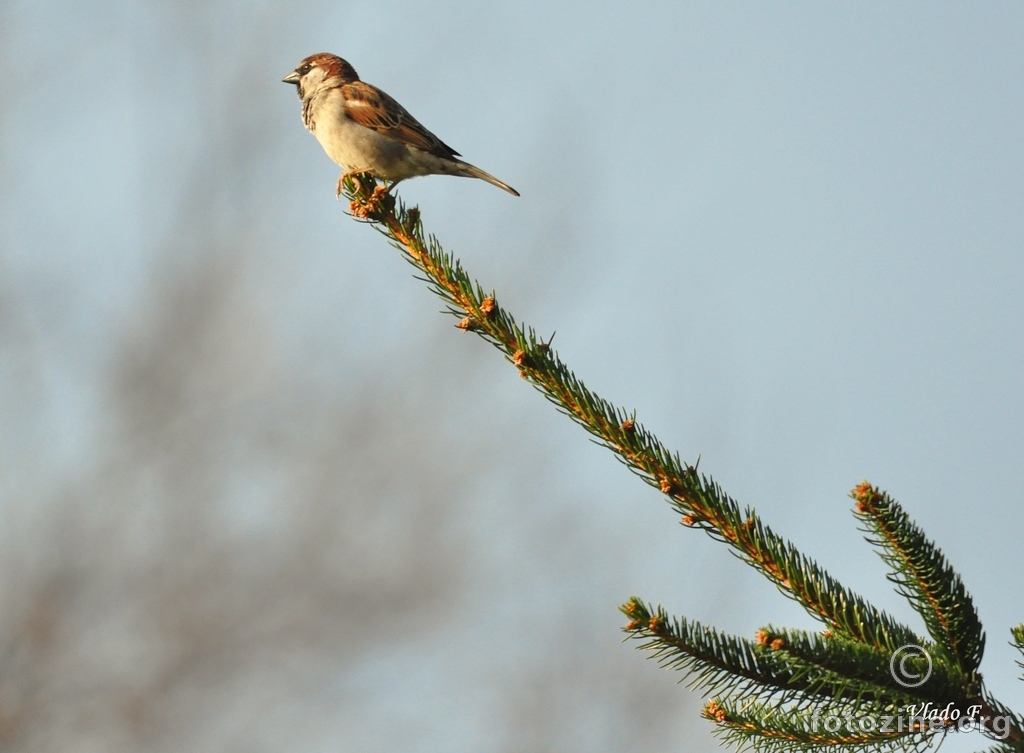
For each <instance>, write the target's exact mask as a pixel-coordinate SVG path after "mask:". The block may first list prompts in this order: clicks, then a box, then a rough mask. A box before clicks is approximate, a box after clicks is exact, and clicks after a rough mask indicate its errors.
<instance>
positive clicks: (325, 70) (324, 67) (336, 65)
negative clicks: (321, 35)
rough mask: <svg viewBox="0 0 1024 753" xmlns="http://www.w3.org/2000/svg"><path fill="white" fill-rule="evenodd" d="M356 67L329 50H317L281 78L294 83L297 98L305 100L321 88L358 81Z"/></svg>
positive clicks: (285, 81)
mask: <svg viewBox="0 0 1024 753" xmlns="http://www.w3.org/2000/svg"><path fill="white" fill-rule="evenodd" d="M358 80H359V74H358V73H356V69H355V68H353V67H352V66H351V65H349V64H348V63H347V62H346V61H344V60H342V59H341V58H340V57H338V56H337V55H332V54H331V53H329V52H318V53H317V54H316V55H310V56H309V57H308V58H306V59H305V60H303V61H302V62H301V63H299V64H298V65H297V66H296V67H295V70H294V71H292V72H291V73H289V74H288V75H287V76H285V77H284V78H283V79H281V81H282V82H284V83H286V84H294V85H295V87H296V89H297V90H298V93H299V99H302V100H306V99H309V98H310V97H311V96H313V95H314V94H316V93H317V92H318V91H321V90H323V89H330V88H332V87H335V86H341V85H342V84H348V83H351V82H352V81H358Z"/></svg>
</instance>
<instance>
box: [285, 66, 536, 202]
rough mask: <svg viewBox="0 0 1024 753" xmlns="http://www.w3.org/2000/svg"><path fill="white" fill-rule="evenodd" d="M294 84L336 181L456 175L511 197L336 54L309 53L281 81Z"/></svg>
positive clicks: (308, 124) (507, 187) (305, 119)
mask: <svg viewBox="0 0 1024 753" xmlns="http://www.w3.org/2000/svg"><path fill="white" fill-rule="evenodd" d="M283 81H284V83H286V84H295V86H296V87H297V88H298V92H299V99H301V100H302V122H303V123H305V124H306V128H308V129H309V130H310V131H311V132H312V133H313V135H314V136H316V138H317V141H319V142H320V145H321V146H322V147H323V148H324V151H325V152H327V156H329V157H330V158H331V159H332V160H334V161H335V162H337V163H338V164H339V165H340V166H341V167H342V168H343V169H344V172H343V173H342V174H341V177H340V178H338V195H339V196H340V195H341V187H342V181H343V180H344V179H345V178H346V177H348V176H350V175H355V174H358V173H370V174H372V175H374V176H376V177H378V178H380V179H382V180H385V181H390V182H391V185H390V186H389V187H388V190H389V191H390V190H391V189H392V188H394V187H395V184H396V183H398V182H399V181H402V180H405V179H406V178H413V177H415V176H417V175H459V176H462V177H464V178H479V179H480V180H486V181H487V182H488V183H491V184H493V185H495V186H497V187H498V188H503V189H505V190H506V191H508V192H509V193H510V194H512V195H514V196H518V195H519V192H518V191H516V190H515V189H514V188H512V186H510V185H508V184H506V183H502V182H501V181H500V180H498V179H497V178H495V177H494V176H493V175H491V174H490V173H486V172H484V171H483V170H481V169H480V168H479V167H474V166H473V165H471V164H469V163H468V162H463V161H462V160H461V159H459V153H458V152H457V151H455V150H454V149H452V148H451V147H450V146H448V145H447V144H446V143H444V142H443V141H441V139H439V138H438V137H437V136H435V135H434V134H432V133H431V132H430V131H428V130H427V129H426V128H424V127H423V126H422V125H420V123H419V121H418V120H416V118H414V117H413V116H412V115H410V114H409V113H408V112H407V111H406V109H405V108H404V107H402V106H401V105H400V104H398V102H396V101H395V100H393V99H392V98H391V97H389V96H388V95H387V94H385V93H384V92H382V91H381V90H380V89H378V88H377V87H375V86H371V85H370V84H368V83H366V82H365V81H360V80H359V74H358V73H356V71H355V68H353V67H352V66H351V65H349V64H348V63H347V62H346V61H344V60H342V59H341V58H339V57H338V56H337V55H331V54H330V53H328V52H321V53H318V54H316V55H310V56H309V57H308V58H306V59H305V60H303V61H302V62H301V63H299V65H298V67H296V69H295V70H294V71H292V72H291V73H289V74H288V75H287V76H285V77H284V79H283Z"/></svg>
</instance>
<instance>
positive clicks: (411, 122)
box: [341, 81, 459, 157]
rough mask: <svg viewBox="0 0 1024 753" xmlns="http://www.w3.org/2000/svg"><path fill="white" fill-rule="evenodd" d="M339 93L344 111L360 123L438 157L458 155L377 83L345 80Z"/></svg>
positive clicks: (351, 118)
mask: <svg viewBox="0 0 1024 753" xmlns="http://www.w3.org/2000/svg"><path fill="white" fill-rule="evenodd" d="M341 93H342V95H343V96H344V98H345V115H346V116H347V117H348V118H349V119H350V120H352V121H354V122H356V123H358V124H359V125H361V126H364V127H365V128H370V129H372V130H374V131H376V132H377V133H381V134H384V135H385V136H388V137H390V138H393V139H395V140H396V141H401V142H402V143H403V144H408V145H409V146H415V147H417V148H419V149H422V150H424V151H425V152H430V153H431V154H435V155H437V156H438V157H457V156H459V153H458V152H457V151H455V150H454V149H452V148H451V147H450V146H448V145H447V144H446V143H444V142H443V141H441V139H439V138H438V137H437V136H435V135H434V134H432V133H431V132H430V131H428V130H427V129H426V128H424V127H423V126H422V125H420V123H419V121H418V120H416V118H414V117H413V116H412V115H410V114H409V113H408V111H407V110H406V109H405V108H404V107H402V106H401V105H400V104H398V102H396V101H395V100H394V99H392V98H391V97H389V96H388V95H387V94H385V93H384V92H382V91H381V90H380V89H378V88H377V87H375V86H371V85H370V84H367V83H366V82H364V81H353V82H351V83H348V84H344V85H343V86H342V87H341Z"/></svg>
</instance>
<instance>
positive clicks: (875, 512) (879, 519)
mask: <svg viewBox="0 0 1024 753" xmlns="http://www.w3.org/2000/svg"><path fill="white" fill-rule="evenodd" d="M851 496H852V497H853V498H854V500H856V502H857V506H856V514H857V517H858V518H860V520H861V521H862V522H863V523H864V525H865V529H864V530H865V533H867V534H868V541H869V542H871V543H872V544H873V545H875V546H876V547H877V548H878V549H879V555H880V556H881V557H882V559H883V560H884V561H885V563H886V564H887V565H889V567H891V568H892V572H891V573H890V574H889V576H888V577H889V580H890V581H892V582H893V583H895V584H896V587H897V591H899V593H900V594H902V595H903V596H905V597H906V598H907V600H908V601H909V602H910V603H911V605H913V607H914V609H915V610H916V611H917V613H918V614H920V615H921V618H922V619H923V620H924V624H925V626H926V627H927V628H928V633H929V634H930V635H931V636H932V639H933V640H934V641H935V642H936V644H938V647H939V648H940V649H941V650H942V651H944V652H945V653H947V654H948V655H949V656H950V658H952V659H953V660H954V661H955V662H956V663H957V665H958V666H959V668H960V670H961V672H963V674H964V676H965V677H966V678H971V677H972V676H973V675H974V674H975V673H976V672H977V670H978V667H979V666H980V665H981V658H982V655H983V654H984V652H985V634H984V632H983V631H982V628H981V620H979V619H978V613H977V611H976V610H975V609H974V603H973V601H972V600H971V596H970V594H968V593H967V589H966V588H965V587H964V584H963V581H962V580H961V579H960V576H959V575H957V574H956V571H954V570H953V568H952V567H950V565H949V563H948V562H947V561H946V558H945V557H944V556H943V554H942V552H941V551H939V548H938V547H936V546H935V544H934V543H932V542H931V541H929V540H928V538H927V537H926V536H925V535H924V532H923V531H922V530H921V529H920V528H919V527H918V526H916V525H915V524H914V523H913V522H911V520H910V516H908V515H907V514H906V512H904V511H903V508H902V507H901V506H900V505H899V504H898V503H897V502H896V501H895V500H893V499H892V498H891V497H889V495H888V494H886V493H884V492H881V491H879V490H877V489H875V488H874V487H873V486H871V485H870V484H868V483H867V482H866V481H865V482H864V483H862V484H861V485H860V486H858V487H857V488H856V489H854V490H853V492H852V495H851Z"/></svg>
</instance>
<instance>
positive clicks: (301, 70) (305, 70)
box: [299, 63, 313, 76]
mask: <svg viewBox="0 0 1024 753" xmlns="http://www.w3.org/2000/svg"><path fill="white" fill-rule="evenodd" d="M312 69H313V66H312V65H310V64H309V63H306V64H305V65H303V66H302V67H301V68H299V74H300V75H302V76H305V75H306V74H307V73H309V72H310V71H311V70H312Z"/></svg>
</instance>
